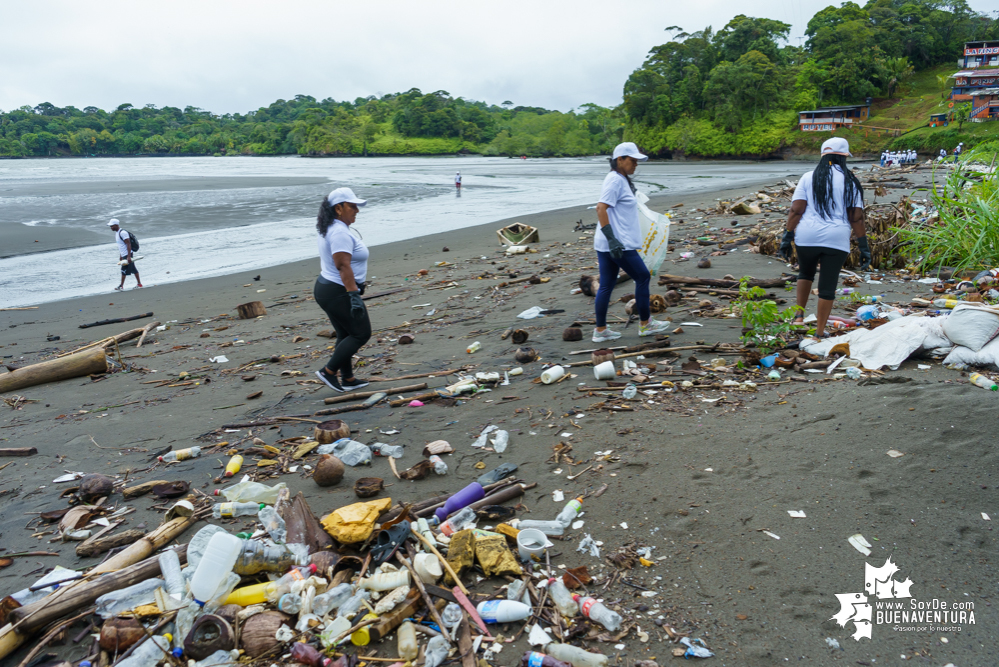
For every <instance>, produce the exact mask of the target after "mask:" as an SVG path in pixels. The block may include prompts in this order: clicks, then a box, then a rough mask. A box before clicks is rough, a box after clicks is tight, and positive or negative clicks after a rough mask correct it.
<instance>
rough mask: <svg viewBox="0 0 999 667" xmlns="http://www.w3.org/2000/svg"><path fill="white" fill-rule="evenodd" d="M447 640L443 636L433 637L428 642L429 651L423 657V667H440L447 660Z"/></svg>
mask: <svg viewBox="0 0 999 667" xmlns="http://www.w3.org/2000/svg"><path fill="white" fill-rule="evenodd" d="M448 648H449V646H448V643H447V640H446V639H444V638H443V637H441V636H439V635H438V636H437V637H431V638H430V641H428V642H427V651H426V654H425V655H424V657H423V667H438V666H439V665H441V664H442V663H443V662H444V661H445V660H447V653H448Z"/></svg>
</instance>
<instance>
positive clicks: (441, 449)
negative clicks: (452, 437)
mask: <svg viewBox="0 0 999 667" xmlns="http://www.w3.org/2000/svg"><path fill="white" fill-rule="evenodd" d="M453 451H454V447H452V446H451V443H449V442H448V441H447V440H434V441H433V442H431V443H428V444H427V446H426V447H424V448H423V455H424V456H426V457H427V458H429V457H431V456H433V455H434V454H450V453H451V452H453Z"/></svg>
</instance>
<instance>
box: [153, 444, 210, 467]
mask: <svg viewBox="0 0 999 667" xmlns="http://www.w3.org/2000/svg"><path fill="white" fill-rule="evenodd" d="M199 456H201V447H188V448H187V449H176V450H174V451H172V452H167V453H166V454H164V455H163V456H160V457H157V458H159V460H160V463H170V462H171V461H186V460H187V459H196V458H198V457H199Z"/></svg>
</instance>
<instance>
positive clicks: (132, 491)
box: [121, 479, 170, 500]
mask: <svg viewBox="0 0 999 667" xmlns="http://www.w3.org/2000/svg"><path fill="white" fill-rule="evenodd" d="M169 483H170V482H169V481H168V480H165V479H152V480H149V481H148V482H143V483H142V484H136V485H135V486H130V487H128V488H126V489H124V490H122V492H121V495H122V496H123V497H124V498H125V500H131V499H132V498H138V497H139V496H144V495H146V494H147V493H149V492H150V491H152V490H153V487H154V486H156V485H157V484H169Z"/></svg>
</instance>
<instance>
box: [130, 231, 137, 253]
mask: <svg viewBox="0 0 999 667" xmlns="http://www.w3.org/2000/svg"><path fill="white" fill-rule="evenodd" d="M128 242H129V244H130V245H131V246H132V252H138V250H139V239H137V238H135V234H133V233H132V232H128Z"/></svg>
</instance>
